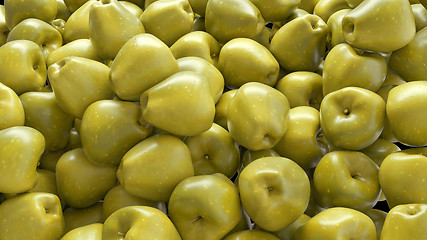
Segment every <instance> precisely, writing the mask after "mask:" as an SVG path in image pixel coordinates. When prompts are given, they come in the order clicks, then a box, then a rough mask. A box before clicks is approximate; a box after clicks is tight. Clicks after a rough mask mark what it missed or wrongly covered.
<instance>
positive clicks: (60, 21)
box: [50, 18, 67, 47]
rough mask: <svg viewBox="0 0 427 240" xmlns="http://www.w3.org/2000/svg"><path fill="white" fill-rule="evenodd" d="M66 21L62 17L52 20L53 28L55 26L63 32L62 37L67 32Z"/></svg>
mask: <svg viewBox="0 0 427 240" xmlns="http://www.w3.org/2000/svg"><path fill="white" fill-rule="evenodd" d="M66 23H67V21H65V20H64V19H60V18H57V19H55V20H53V21H52V22H50V25H51V26H52V27H53V28H55V29H56V30H57V31H58V32H59V33H60V34H61V39H62V36H63V35H64V33H65V24H66ZM59 47H61V46H59Z"/></svg>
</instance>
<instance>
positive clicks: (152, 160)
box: [117, 134, 194, 202]
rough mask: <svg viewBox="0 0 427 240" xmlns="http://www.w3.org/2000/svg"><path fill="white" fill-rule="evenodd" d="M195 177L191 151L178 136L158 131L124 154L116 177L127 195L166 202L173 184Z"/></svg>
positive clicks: (173, 186)
mask: <svg viewBox="0 0 427 240" xmlns="http://www.w3.org/2000/svg"><path fill="white" fill-rule="evenodd" d="M191 176H194V169H193V164H192V162H191V154H190V150H189V149H188V147H187V145H185V143H183V142H182V141H181V140H180V139H179V138H177V137H174V136H172V135H168V134H158V135H154V136H151V137H149V138H147V139H144V140H143V141H141V142H140V143H138V144H136V145H135V146H134V147H132V148H131V149H130V150H129V151H128V152H126V154H125V155H124V156H123V158H122V161H121V163H120V166H119V169H118V170H117V179H118V180H119V182H120V184H122V185H123V187H124V188H125V189H126V191H128V192H129V193H130V194H133V195H135V196H138V197H140V198H144V199H147V200H151V201H161V202H166V201H168V199H169V197H170V196H171V194H172V191H173V190H174V188H175V187H176V185H177V184H178V183H179V182H181V181H182V180H184V179H186V178H188V177H191Z"/></svg>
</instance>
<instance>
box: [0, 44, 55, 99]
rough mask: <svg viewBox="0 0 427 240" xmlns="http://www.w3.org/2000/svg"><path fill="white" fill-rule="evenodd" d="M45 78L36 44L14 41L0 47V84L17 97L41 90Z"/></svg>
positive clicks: (41, 59)
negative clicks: (8, 88)
mask: <svg viewBox="0 0 427 240" xmlns="http://www.w3.org/2000/svg"><path fill="white" fill-rule="evenodd" d="M46 76H47V71H46V64H45V60H44V56H43V53H42V50H41V48H40V47H39V45H37V44H36V43H34V42H32V41H29V40H16V41H12V42H8V43H6V44H4V45H3V46H1V47H0V83H3V84H4V85H6V86H8V87H10V88H11V89H12V90H13V91H15V93H16V94H17V95H21V94H22V93H25V92H29V91H38V90H41V89H42V88H43V86H44V85H45V83H46Z"/></svg>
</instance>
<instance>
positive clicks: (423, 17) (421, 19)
mask: <svg viewBox="0 0 427 240" xmlns="http://www.w3.org/2000/svg"><path fill="white" fill-rule="evenodd" d="M411 8H412V13H413V14H414V20H415V29H416V31H417V32H418V31H420V30H421V29H423V28H425V27H427V9H426V8H425V7H424V6H423V5H421V4H411Z"/></svg>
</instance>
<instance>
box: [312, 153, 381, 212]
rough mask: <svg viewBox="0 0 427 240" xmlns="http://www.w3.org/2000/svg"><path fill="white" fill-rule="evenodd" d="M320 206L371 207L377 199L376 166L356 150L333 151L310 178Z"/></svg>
mask: <svg viewBox="0 0 427 240" xmlns="http://www.w3.org/2000/svg"><path fill="white" fill-rule="evenodd" d="M313 183H314V190H315V197H316V200H317V202H318V203H319V205H320V206H322V207H348V208H353V209H357V210H368V209H370V208H372V207H373V206H374V205H375V204H376V203H377V200H378V198H379V196H380V191H381V189H380V184H379V181H378V166H377V165H376V164H375V163H374V162H373V161H372V160H371V159H370V158H369V157H368V156H366V155H365V154H363V153H361V152H357V151H333V152H330V153H328V154H326V155H325V156H323V158H322V159H321V160H320V162H319V164H318V165H317V166H316V169H315V170H314V176H313Z"/></svg>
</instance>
